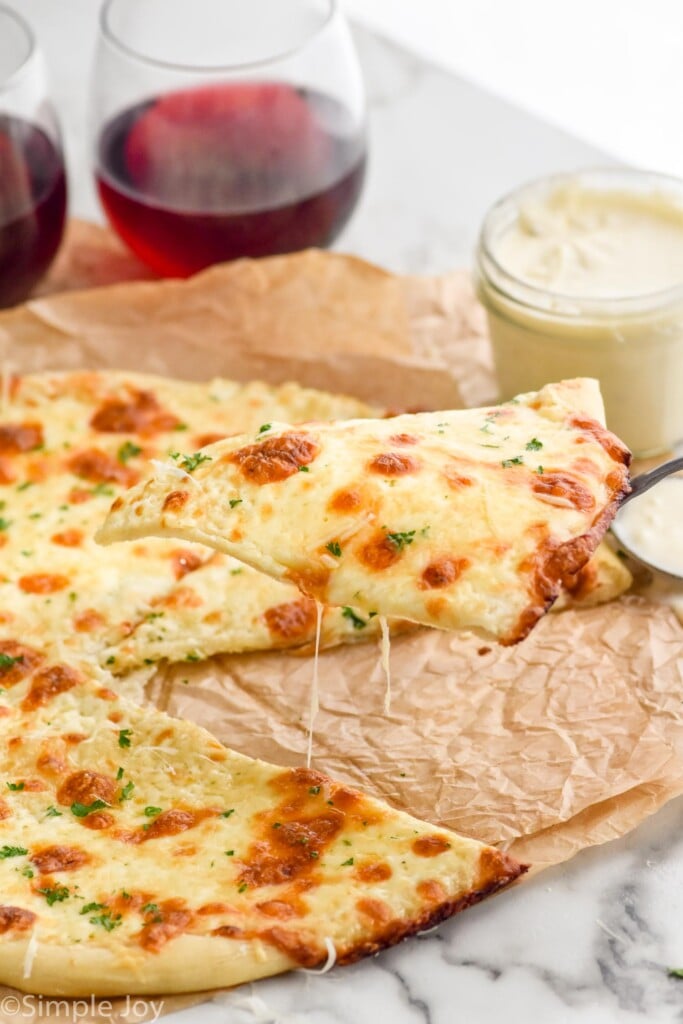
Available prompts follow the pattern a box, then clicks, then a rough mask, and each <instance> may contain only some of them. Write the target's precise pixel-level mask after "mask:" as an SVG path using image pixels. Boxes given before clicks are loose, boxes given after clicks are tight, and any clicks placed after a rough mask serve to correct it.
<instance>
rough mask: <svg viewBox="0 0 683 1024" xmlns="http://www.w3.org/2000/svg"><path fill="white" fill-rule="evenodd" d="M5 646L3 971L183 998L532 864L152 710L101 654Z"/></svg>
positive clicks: (36, 982)
mask: <svg viewBox="0 0 683 1024" xmlns="http://www.w3.org/2000/svg"><path fill="white" fill-rule="evenodd" d="M0 649H1V650H2V653H3V654H4V659H3V664H2V666H1V667H0V676H1V677H2V678H1V679H0V681H1V682H2V684H3V693H2V695H1V696H0V733H1V735H2V748H1V749H2V751H3V753H2V769H1V772H0V777H1V778H2V796H1V797H0V810H1V812H2V813H1V814H0V837H1V838H0V876H1V880H2V885H1V891H2V898H1V900H0V954H1V955H0V982H2V983H4V984H8V985H13V986H16V987H17V988H20V989H23V990H26V991H31V992H40V993H41V994H43V995H46V996H47V995H50V996H58V995H59V996H83V995H85V994H88V995H91V994H94V995H102V996H106V995H115V994H121V993H126V994H138V993H153V992H168V993H171V992H181V991H198V990H204V989H210V988H218V987H224V986H230V985H235V984H239V983H241V982H245V981H250V980H255V979H256V978H260V977H264V976H267V975H271V974H277V973H280V972H282V971H286V970H289V969H292V968H297V967H307V968H315V967H319V966H321V965H323V964H325V963H326V962H327V961H328V959H329V956H330V953H333V955H334V957H335V958H336V961H337V962H338V963H339V964H345V963H351V962H353V961H355V960H357V959H359V958H360V957H363V956H366V955H370V954H374V953H376V952H377V951H378V950H380V949H382V948H383V947H385V946H389V945H392V944H394V943H396V942H398V941H400V940H401V939H403V938H404V937H406V936H408V935H410V934H413V933H415V932H417V931H421V930H423V929H425V928H428V927H431V926H432V925H434V924H437V923H439V922H440V921H442V920H444V919H445V918H447V917H449V916H451V915H452V914H454V913H456V912H457V911H459V910H462V909H464V908H465V907H467V906H469V905H470V904H472V903H475V902H477V901H478V900H480V899H482V898H483V897H485V896H486V895H488V894H489V893H492V892H495V891H497V890H498V889H500V888H502V887H503V886H505V885H507V884H508V883H510V882H511V881H513V880H514V879H515V878H517V877H518V876H519V875H520V874H521V873H522V871H523V870H524V869H523V867H521V866H520V865H519V864H517V863H516V862H515V861H514V860H512V859H511V858H510V857H508V856H506V855H505V854H502V853H500V852H499V851H497V850H495V849H494V848H491V847H489V846H485V845H483V844H481V843H478V842H476V841H475V840H472V839H468V838H464V837H462V836H459V835H457V834H455V833H453V832H451V831H449V830H446V829H443V828H439V827H436V826H433V825H429V824H427V823H425V822H422V821H418V820H416V819H414V818H412V817H410V816H409V815H407V814H405V813H402V812H398V811H395V810H393V809H391V808H390V807H389V806H387V805H386V804H383V803H381V802H379V801H377V800H374V799H372V798H370V797H368V796H364V795H363V794H361V793H359V792H358V791H356V790H353V789H351V788H349V787H347V786H345V785H342V784H340V783H337V782H334V781H333V780H331V779H329V778H328V777H327V776H325V775H324V774H322V773H320V772H317V771H309V770H305V769H283V768H278V767H275V766H273V765H270V764H266V763H264V762H261V761H256V760H252V759H250V758H248V757H244V756H242V755H240V754H237V753H234V752H232V751H230V750H228V749H226V748H225V747H223V746H221V744H219V743H218V742H217V741H216V740H215V739H214V738H213V737H211V736H210V735H209V734H208V733H207V732H205V731H204V730H202V729H200V728H199V727H198V726H195V725H193V724H191V723H189V722H183V721H178V720H175V719H172V718H169V717H167V716H166V715H164V714H163V713H162V712H159V711H157V710H155V709H152V708H140V707H136V706H135V705H133V704H131V703H129V702H127V701H125V700H124V699H123V698H121V697H118V696H117V695H116V694H115V693H113V692H112V690H111V689H110V688H109V686H108V685H107V683H108V682H109V677H108V676H107V674H106V673H105V672H103V671H99V672H98V671H96V670H93V669H92V667H91V666H89V665H83V664H77V663H71V664H66V663H52V662H50V661H49V660H48V659H47V658H46V657H45V656H44V655H43V654H42V653H41V652H39V651H36V650H32V649H31V648H29V647H27V646H26V645H23V646H22V645H19V644H17V643H16V642H15V644H14V646H11V645H8V642H4V643H3V644H0Z"/></svg>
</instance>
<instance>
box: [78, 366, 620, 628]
mask: <svg viewBox="0 0 683 1024" xmlns="http://www.w3.org/2000/svg"><path fill="white" fill-rule="evenodd" d="M629 461H630V453H629V452H628V450H627V449H626V448H625V447H624V445H623V444H622V443H621V442H620V441H619V440H618V438H616V437H615V436H614V435H613V434H611V433H609V432H608V431H607V430H606V429H605V427H604V411H603V406H602V399H601V397H600V392H599V388H598V385H597V382H595V381H592V380H573V381H564V382H561V383H559V384H551V385H548V386H546V387H545V388H543V389H542V390H541V391H539V392H538V393H534V394H527V395H522V396H520V397H519V398H516V399H513V400H512V401H511V402H508V403H506V404H504V405H501V406H497V407H492V408H487V409H468V410H463V411H458V412H437V413H420V414H417V415H405V416H397V417H394V418H391V419H382V420H371V419H367V420H350V421H345V422H337V423H332V424H327V423H309V424H305V425H303V426H297V427H293V426H289V425H284V424H276V423H264V424H262V426H261V427H260V429H259V431H258V433H256V434H255V435H252V436H244V435H243V436H241V437H232V438H229V439H226V440H224V441H220V442H218V443H216V444H213V445H209V446H208V447H206V448H204V449H202V451H201V452H198V453H194V454H192V455H187V456H184V457H182V456H181V457H180V458H179V460H177V461H176V466H178V465H179V466H180V468H181V469H184V470H185V476H184V477H183V478H182V479H181V478H169V475H168V474H167V473H160V474H159V475H157V476H155V477H153V478H152V479H150V480H148V481H147V482H146V483H145V484H141V485H139V486H137V487H133V488H131V489H130V490H129V491H128V492H127V493H126V494H125V495H122V496H121V497H119V498H118V499H117V500H116V501H115V502H114V505H113V506H112V511H111V513H110V515H109V518H108V520H107V522H106V523H105V525H104V527H103V528H102V530H101V531H100V533H99V537H98V539H99V540H101V541H102V542H104V543H109V542H111V541H115V540H130V539H134V538H137V537H142V536H146V535H150V534H152V535H158V536H171V537H179V538H182V539H184V540H189V541H196V542H199V543H202V544H206V545H208V546H210V547H214V548H216V549H218V550H219V551H223V552H224V553H226V554H228V555H231V556H233V557H235V558H237V559H239V560H240V561H243V562H245V563H247V564H249V565H251V566H253V567H254V568H256V569H258V570H260V571H262V572H264V573H266V574H268V575H271V576H273V577H274V578H276V579H280V580H285V581H288V582H290V583H294V584H296V585H297V586H298V587H299V588H300V589H301V590H302V591H303V592H304V593H305V594H307V595H309V596H310V597H313V598H315V599H317V600H319V601H320V602H321V603H323V604H325V605H332V606H342V607H343V606H350V607H352V608H354V609H358V611H359V612H360V613H362V614H365V615H366V616H372V615H380V616H392V617H396V618H401V619H408V620H410V621H413V622H418V623H422V624H425V625H429V626H435V627H440V628H444V629H472V630H476V631H478V632H480V633H482V634H483V635H485V636H487V637H494V638H496V639H498V640H500V641H501V642H502V643H515V642H517V641H518V640H521V639H522V638H523V637H524V636H526V635H527V633H528V632H529V630H530V629H531V628H532V627H533V626H534V624H535V623H536V621H537V620H538V619H539V618H540V617H541V616H542V615H543V614H544V612H545V611H546V610H547V609H548V608H549V607H550V606H551V605H552V603H553V602H554V601H555V599H556V598H557V597H558V595H559V593H560V591H561V589H562V587H563V585H564V584H567V583H571V581H572V580H573V579H575V578H576V576H577V574H578V573H579V572H580V571H581V569H582V568H583V566H585V565H586V563H587V562H588V560H589V558H590V557H591V555H592V553H593V552H594V550H595V549H596V547H597V545H598V544H599V542H600V540H601V538H602V536H603V534H604V533H605V531H606V529H607V527H608V526H609V523H610V521H611V519H612V517H613V516H614V514H615V512H616V510H617V508H618V505H619V501H620V499H621V497H622V496H623V495H624V494H626V493H627V492H628V489H629V484H628V465H629Z"/></svg>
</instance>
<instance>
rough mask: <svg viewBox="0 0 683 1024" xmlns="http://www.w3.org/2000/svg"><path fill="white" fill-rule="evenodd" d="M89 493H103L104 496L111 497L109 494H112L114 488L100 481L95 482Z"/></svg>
mask: <svg viewBox="0 0 683 1024" xmlns="http://www.w3.org/2000/svg"><path fill="white" fill-rule="evenodd" d="M90 493H91V494H100V495H103V496H104V497H106V498H111V496H112V495H113V494H114V488H113V487H110V485H109V484H104V483H102V484H95V486H94V487H93V488H91V491H90Z"/></svg>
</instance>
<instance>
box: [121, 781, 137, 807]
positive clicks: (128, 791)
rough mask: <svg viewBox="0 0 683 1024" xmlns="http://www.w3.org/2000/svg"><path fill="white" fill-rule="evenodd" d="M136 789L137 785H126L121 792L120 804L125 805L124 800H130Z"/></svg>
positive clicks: (132, 783) (128, 783) (129, 783)
mask: <svg viewBox="0 0 683 1024" xmlns="http://www.w3.org/2000/svg"><path fill="white" fill-rule="evenodd" d="M134 789H135V783H134V782H127V783H126V784H125V786H124V787H123V789H122V790H121V796H120V797H119V803H123V801H124V800H130V798H131V796H132V795H133V790H134Z"/></svg>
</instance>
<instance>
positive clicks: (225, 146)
mask: <svg viewBox="0 0 683 1024" xmlns="http://www.w3.org/2000/svg"><path fill="white" fill-rule="evenodd" d="M91 103H92V108H91V133H92V148H93V154H94V166H95V176H96V180H97V187H98V190H99V194H100V199H101V201H102V205H103V207H104V209H105V211H106V214H107V217H108V218H109V220H110V222H111V224H112V225H113V227H114V228H115V229H116V231H117V232H118V234H119V235H120V236H121V238H122V239H123V240H124V241H125V242H126V243H127V244H128V245H129V246H130V248H131V249H132V250H133V251H134V252H135V253H136V254H137V255H138V256H140V257H141V258H142V259H143V260H144V261H145V262H146V263H148V264H149V266H151V267H152V268H153V269H154V270H156V271H157V272H158V273H160V274H163V275H168V276H181V277H185V276H187V275H188V274H192V273H194V272H195V271H197V270H200V269H202V268H203V267H206V266H208V265H209V264H211V263H216V262H220V261H223V260H229V259H234V258H236V257H239V256H266V255H271V254H274V253H284V252H292V251H294V250H297V249H304V248H307V247H308V246H326V245H329V244H330V243H331V242H332V241H333V240H334V238H335V237H336V236H337V234H338V233H339V232H340V231H341V229H342V227H343V226H344V224H345V223H346V221H347V220H348V218H349V217H350V215H351V212H352V210H353V208H354V206H355V204H356V202H357V200H358V196H359V194H360V191H361V187H362V184H363V177H364V172H365V155H366V145H365V98H364V90H363V82H362V78H361V73H360V68H359V65H358V60H357V57H356V53H355V50H354V47H353V43H352V41H351V36H350V32H349V29H348V26H347V24H346V22H345V20H344V18H343V17H342V15H341V13H340V11H339V9H338V7H337V3H336V0H248V2H247V0H192V2H191V3H190V2H188V0H105V3H104V5H103V7H102V13H101V19H100V37H99V43H98V49H97V53H96V57H95V66H94V74H93V85H92V90H91Z"/></svg>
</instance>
